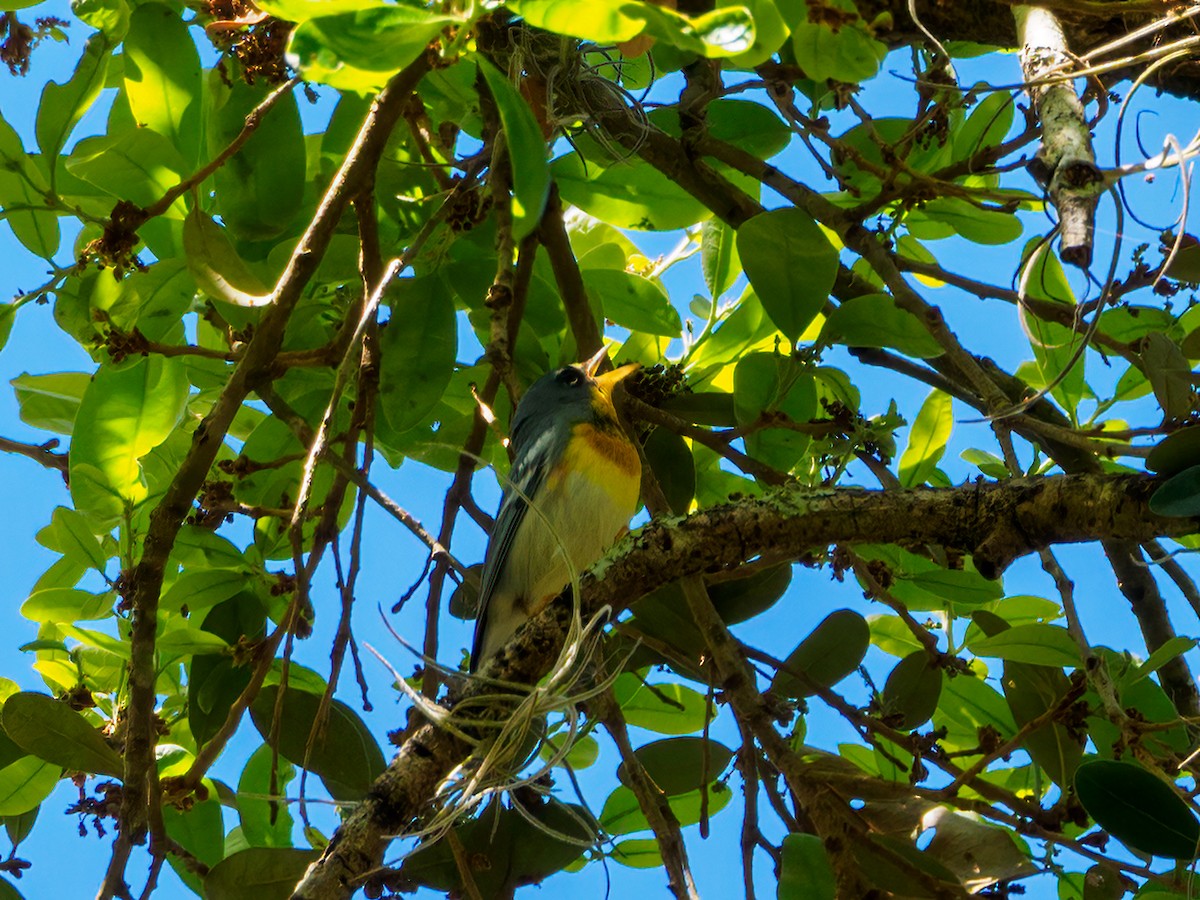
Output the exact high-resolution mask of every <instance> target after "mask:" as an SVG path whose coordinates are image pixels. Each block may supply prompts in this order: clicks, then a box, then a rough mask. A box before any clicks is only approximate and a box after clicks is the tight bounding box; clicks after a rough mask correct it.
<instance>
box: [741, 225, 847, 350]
mask: <svg viewBox="0 0 1200 900" xmlns="http://www.w3.org/2000/svg"><path fill="white" fill-rule="evenodd" d="M737 250H738V255H739V256H740V257H741V260H742V267H743V268H744V269H745V270H746V277H747V278H749V279H750V284H751V285H752V286H753V287H754V292H755V293H756V294H757V295H758V298H759V300H760V301H761V302H762V305H763V308H764V309H766V311H767V315H769V316H770V317H771V321H772V322H774V323H775V327H776V328H778V329H779V330H780V331H782V332H783V333H784V335H785V336H787V338H788V339H789V340H790V341H792V342H793V343H794V342H795V341H796V340H797V339H798V338H799V337H800V335H801V334H802V333H803V332H804V329H805V328H807V327H808V324H809V323H810V322H811V321H812V320H813V319H815V318H816V317H817V314H818V313H819V312H820V311H821V309H822V308H823V307H824V306H825V302H826V300H827V299H828V298H829V292H830V290H831V289H832V288H833V282H834V279H835V278H836V277H837V269H838V253H837V250H835V249H834V247H833V245H832V244H830V243H829V239H828V238H827V237H825V233H824V232H823V231H821V229H820V227H819V226H818V225H817V223H816V222H814V221H813V220H812V219H811V218H810V217H809V216H808V215H807V214H805V213H804V212H801V211H800V210H798V209H794V208H785V209H776V210H771V211H770V212H765V213H760V214H759V215H757V216H755V217H754V218H752V219H750V220H749V221H747V222H745V223H743V224H742V226H741V227H740V228H739V229H738V233H737Z"/></svg>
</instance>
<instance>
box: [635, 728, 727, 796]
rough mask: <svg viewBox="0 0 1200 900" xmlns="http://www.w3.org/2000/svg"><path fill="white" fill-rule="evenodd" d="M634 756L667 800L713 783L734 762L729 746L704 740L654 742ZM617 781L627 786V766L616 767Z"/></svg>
mask: <svg viewBox="0 0 1200 900" xmlns="http://www.w3.org/2000/svg"><path fill="white" fill-rule="evenodd" d="M633 755H634V756H636V757H637V758H638V760H639V761H640V762H641V764H642V766H643V767H644V768H645V770H646V774H647V775H649V776H650V778H651V779H652V780H653V781H654V783H655V784H656V785H658V787H659V789H660V790H661V791H662V792H663V793H664V794H666V795H667V796H668V797H672V796H675V795H678V794H686V793H688V792H689V791H694V790H698V789H699V788H700V787H701V786H703V785H707V784H712V782H714V781H716V780H717V778H719V777H720V775H721V773H722V772H723V771H724V770H725V767H726V766H727V765H729V762H730V760H732V759H733V751H732V750H730V749H729V748H728V747H726V746H724V745H723V744H719V743H717V742H716V741H713V740H708V739H706V738H702V737H673V738H666V739H664V740H661V741H652V742H651V743H649V744H643V745H642V746H641V747H638V748H637V749H636V750H634V752H633ZM617 778H619V779H620V780H621V783H622V784H628V782H629V777H628V775H627V774H626V766H625V763H621V765H620V766H618V767H617Z"/></svg>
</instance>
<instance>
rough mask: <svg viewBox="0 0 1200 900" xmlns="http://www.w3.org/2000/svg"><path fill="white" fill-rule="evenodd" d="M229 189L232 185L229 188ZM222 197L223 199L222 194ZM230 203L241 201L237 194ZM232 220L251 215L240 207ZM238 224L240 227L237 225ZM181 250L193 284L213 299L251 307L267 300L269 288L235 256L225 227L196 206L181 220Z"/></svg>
mask: <svg viewBox="0 0 1200 900" xmlns="http://www.w3.org/2000/svg"><path fill="white" fill-rule="evenodd" d="M230 189H231V190H232V186H231V188H230ZM222 199H223V200H224V199H226V198H225V197H224V196H222ZM232 202H233V203H243V202H245V198H244V197H239V198H238V199H237V200H234V201H232ZM241 213H244V214H245V215H243V214H240V213H238V212H234V219H235V221H238V220H240V221H241V222H242V224H246V223H247V222H248V221H249V220H250V219H251V218H252V217H253V215H254V213H253V212H248V211H247V210H245V209H243V210H242V211H241ZM239 227H240V226H239ZM183 251H184V254H185V257H186V259H187V268H188V272H190V273H191V275H192V277H193V278H194V279H195V280H196V286H197V287H198V288H200V290H202V291H203V292H204V293H205V294H207V295H208V296H209V297H211V298H212V299H214V300H223V301H224V302H226V303H232V304H233V305H234V306H244V307H248V308H254V307H257V306H264V305H266V304H267V303H269V302H270V300H271V289H270V288H269V287H267V286H266V285H265V284H263V282H262V281H261V280H260V279H259V277H258V276H257V275H255V274H254V272H253V271H252V270H251V269H250V267H249V266H247V265H246V263H245V262H244V261H243V260H242V258H241V257H240V256H238V252H237V250H236V249H234V246H233V244H232V242H231V241H230V240H229V238H228V237H227V236H226V232H225V229H223V228H221V226H219V225H217V223H216V222H214V221H213V220H212V217H210V216H208V215H206V214H205V213H203V212H201V211H200V208H199V207H198V206H197V207H195V208H193V209H192V211H191V212H190V213H188V217H187V218H186V219H184V222H183Z"/></svg>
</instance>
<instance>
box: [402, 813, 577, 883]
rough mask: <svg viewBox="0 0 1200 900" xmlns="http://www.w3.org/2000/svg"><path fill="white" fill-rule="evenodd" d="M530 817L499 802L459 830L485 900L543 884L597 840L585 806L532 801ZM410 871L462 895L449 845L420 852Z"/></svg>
mask: <svg viewBox="0 0 1200 900" xmlns="http://www.w3.org/2000/svg"><path fill="white" fill-rule="evenodd" d="M525 815H528V816H530V817H531V818H533V819H534V820H536V822H537V823H539V824H534V823H531V822H529V821H528V820H527V819H526V818H525ZM525 815H522V813H520V812H518V811H517V810H515V809H509V808H505V807H504V806H502V805H501V804H500V803H498V802H495V803H492V804H491V805H489V806H488V807H487V809H485V810H484V811H483V812H482V813H481V814H480V815H479V816H478V817H476V818H474V819H470V820H468V821H467V822H465V823H463V824H461V825H458V826H456V827H455V829H454V833H455V836H456V837H457V838H458V840H459V843H460V844H461V847H462V849H463V850H464V851H465V852H466V855H467V858H468V859H471V860H472V861H473V862H474V863H475V865H474V866H473V871H472V875H473V876H474V879H475V884H476V887H477V888H478V889H479V893H480V895H481V896H484V897H505V896H511V895H512V890H513V888H515V887H516V886H517V885H519V884H529V883H534V882H538V881H541V880H542V879H544V878H546V877H547V876H549V875H552V874H553V873H555V872H558V871H560V870H561V869H563V868H565V867H566V866H568V865H570V864H571V863H572V862H574V861H575V860H576V859H578V858H579V856H580V855H581V854H582V853H583V851H584V848H585V847H586V846H588V845H589V844H591V843H592V842H593V841H594V840H595V838H596V829H595V823H594V820H593V819H592V817H591V815H590V814H589V813H588V812H587V810H585V809H583V807H580V806H573V805H568V804H565V803H560V802H558V801H553V800H551V801H549V802H546V803H542V804H538V803H533V804H530V803H528V802H526V805H525ZM558 835H561V836H562V837H558ZM404 872H405V874H406V875H408V876H409V877H410V878H412V879H413V880H414V881H416V882H417V883H418V884H421V885H425V886H426V887H431V888H433V889H435V890H438V891H444V892H454V893H456V894H457V893H461V892H462V876H461V875H460V874H459V869H458V866H457V864H456V863H455V856H454V853H453V852H452V851H451V849H450V847H449V846H448V842H447V841H445V840H440V841H438V842H437V843H435V844H432V845H423V846H421V847H419V848H418V849H417V851H416V852H415V853H413V854H412V856H410V857H409V858H408V859H407V860H405V863H404Z"/></svg>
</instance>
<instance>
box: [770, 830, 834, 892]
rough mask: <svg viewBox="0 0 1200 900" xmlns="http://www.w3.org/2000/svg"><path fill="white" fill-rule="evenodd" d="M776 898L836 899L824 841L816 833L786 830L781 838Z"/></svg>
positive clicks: (831, 867) (831, 868)
mask: <svg viewBox="0 0 1200 900" xmlns="http://www.w3.org/2000/svg"><path fill="white" fill-rule="evenodd" d="M782 849H783V854H782V861H781V868H780V872H779V892H778V894H777V896H778V898H779V900H835V898H836V897H837V880H836V879H835V878H834V875H833V866H831V865H830V863H829V854H828V853H826V852H825V845H824V843H823V842H822V841H821V839H820V838H819V837H817V836H816V835H815V834H789V835H786V836H785V837H784V839H783V848H782Z"/></svg>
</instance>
